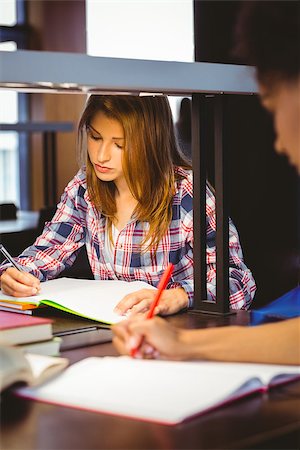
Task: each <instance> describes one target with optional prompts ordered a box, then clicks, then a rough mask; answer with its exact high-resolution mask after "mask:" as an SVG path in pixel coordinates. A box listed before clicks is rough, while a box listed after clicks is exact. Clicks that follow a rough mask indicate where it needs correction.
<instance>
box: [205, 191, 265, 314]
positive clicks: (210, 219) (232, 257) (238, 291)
mask: <svg viewBox="0 0 300 450" xmlns="http://www.w3.org/2000/svg"><path fill="white" fill-rule="evenodd" d="M206 221H207V297H208V299H210V300H214V301H215V300H216V214H215V197H214V195H213V193H212V192H211V190H210V189H209V188H208V187H207V189H206ZM255 291H256V284H255V281H254V278H253V275H252V273H251V271H250V270H249V269H248V268H247V266H246V265H245V263H244V258H243V252H242V248H241V244H240V241H239V235H238V232H237V229H236V227H235V226H234V224H233V222H232V220H231V219H229V294H230V297H229V301H230V307H231V308H232V309H247V308H248V307H249V306H250V304H251V302H252V300H253V297H254V294H255Z"/></svg>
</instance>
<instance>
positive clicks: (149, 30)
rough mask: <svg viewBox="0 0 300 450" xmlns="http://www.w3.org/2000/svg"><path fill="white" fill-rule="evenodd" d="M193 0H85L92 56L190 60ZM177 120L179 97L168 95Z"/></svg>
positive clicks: (192, 57) (192, 38)
mask: <svg viewBox="0 0 300 450" xmlns="http://www.w3.org/2000/svg"><path fill="white" fill-rule="evenodd" d="M193 8H194V6H193V0H143V1H138V0H86V16H87V52H88V54H90V55H93V56H107V57H117V58H136V59H154V60H164V61H185V62H193V61H194V60H195V59H194V15H193V14H194V13H193ZM169 100H170V104H171V108H172V112H173V116H174V120H175V121H176V120H177V117H178V112H179V104H180V100H181V98H178V97H170V98H169Z"/></svg>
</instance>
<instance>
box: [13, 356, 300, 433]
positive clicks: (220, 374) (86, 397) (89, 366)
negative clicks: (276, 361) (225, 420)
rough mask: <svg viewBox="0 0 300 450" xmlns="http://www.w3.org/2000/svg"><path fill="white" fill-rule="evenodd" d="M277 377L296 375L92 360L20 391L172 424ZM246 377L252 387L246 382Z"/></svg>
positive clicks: (249, 367) (254, 368)
mask: <svg viewBox="0 0 300 450" xmlns="http://www.w3.org/2000/svg"><path fill="white" fill-rule="evenodd" d="M278 373H286V374H290V375H291V374H295V375H297V374H298V376H299V375H300V372H299V367H295V366H275V365H274V366H272V365H262V364H238V363H236V364H235V363H233V364H232V363H213V362H175V361H155V360H154V361H153V360H134V359H132V358H129V357H104V358H95V357H93V358H87V359H84V360H82V361H80V362H78V363H76V364H74V365H72V366H70V367H69V368H68V369H67V370H66V371H65V372H64V373H62V374H60V375H59V376H58V377H57V378H56V379H54V380H53V381H50V382H48V383H46V384H45V385H43V386H40V387H39V388H37V389H30V388H24V389H21V390H19V392H20V393H22V394H23V395H25V396H29V397H30V398H33V399H38V400H42V401H46V402H47V401H49V402H51V403H57V404H62V405H69V406H73V407H78V408H82V409H88V410H93V411H99V412H106V413H112V414H117V415H125V416H129V417H133V418H139V419H143V420H150V421H155V422H162V423H166V424H175V423H179V422H181V421H183V420H184V419H186V418H188V417H191V416H193V415H195V414H199V413H201V412H204V411H206V410H208V409H210V408H212V407H214V406H217V405H221V404H222V403H224V402H225V401H226V400H228V399H229V398H230V397H233V398H238V397H240V396H241V395H242V394H243V393H245V392H251V391H253V390H255V389H257V388H258V387H259V385H262V382H259V379H260V380H261V379H262V378H265V380H267V381H268V382H269V381H270V380H271V379H272V378H273V377H274V376H275V375H277V374H278ZM251 378H253V381H254V384H253V385H252V386H251V385H249V383H246V382H247V381H249V380H250V379H251ZM246 384H247V387H246ZM241 386H244V391H243V390H241V391H240V390H239V388H240V387H241Z"/></svg>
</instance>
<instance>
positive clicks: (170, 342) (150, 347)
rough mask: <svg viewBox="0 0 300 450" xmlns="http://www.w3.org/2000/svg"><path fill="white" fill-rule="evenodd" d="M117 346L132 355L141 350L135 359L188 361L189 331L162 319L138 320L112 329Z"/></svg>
mask: <svg viewBox="0 0 300 450" xmlns="http://www.w3.org/2000/svg"><path fill="white" fill-rule="evenodd" d="M112 331H113V333H114V338H113V343H114V345H115V347H116V348H117V350H118V351H119V353H121V354H125V355H130V354H131V350H132V349H134V348H136V347H139V344H141V343H142V344H141V345H140V347H139V349H138V351H137V352H136V354H135V358H154V359H172V360H183V359H186V353H187V352H186V349H187V348H188V346H187V345H186V343H185V337H184V335H185V332H186V330H182V329H180V328H175V327H174V326H172V325H170V324H169V323H168V322H166V320H163V319H162V318H161V317H154V318H153V319H151V320H147V319H143V318H141V317H138V316H137V317H134V318H131V319H129V320H124V321H122V322H119V323H117V324H115V325H113V326H112Z"/></svg>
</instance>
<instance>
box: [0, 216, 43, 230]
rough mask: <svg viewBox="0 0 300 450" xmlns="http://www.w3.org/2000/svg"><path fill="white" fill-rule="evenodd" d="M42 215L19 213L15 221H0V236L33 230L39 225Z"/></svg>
mask: <svg viewBox="0 0 300 450" xmlns="http://www.w3.org/2000/svg"><path fill="white" fill-rule="evenodd" d="M39 216H40V213H39V212H38V211H18V212H17V218H16V219H15V220H1V221H0V235H1V234H4V233H16V232H19V231H24V230H31V229H32V228H36V227H37V225H38V221H39Z"/></svg>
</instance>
